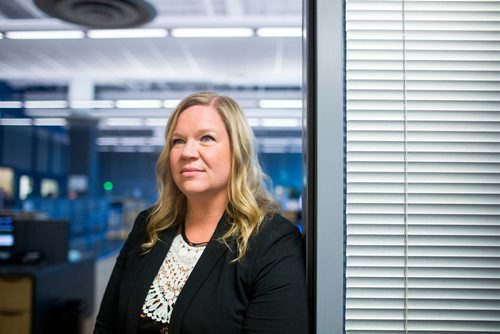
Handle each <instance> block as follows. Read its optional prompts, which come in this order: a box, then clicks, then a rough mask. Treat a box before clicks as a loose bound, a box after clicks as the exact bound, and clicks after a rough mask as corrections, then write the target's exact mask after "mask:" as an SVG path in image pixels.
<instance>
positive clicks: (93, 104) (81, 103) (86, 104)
mask: <svg viewBox="0 0 500 334" xmlns="http://www.w3.org/2000/svg"><path fill="white" fill-rule="evenodd" d="M70 105H71V108H73V109H105V108H113V107H114V102H113V101H111V100H88V101H85V100H74V101H71V102H70Z"/></svg>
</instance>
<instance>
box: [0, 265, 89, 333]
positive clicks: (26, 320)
mask: <svg viewBox="0 0 500 334" xmlns="http://www.w3.org/2000/svg"><path fill="white" fill-rule="evenodd" d="M94 271H95V263H94V258H93V257H87V258H82V259H80V260H78V261H76V262H61V263H57V264H50V265H36V266H25V265H4V266H0V334H44V333H75V334H77V333H78V332H76V331H75V330H74V328H73V329H69V328H68V326H70V325H69V323H68V319H67V316H68V314H67V312H66V314H65V312H63V309H62V306H63V305H64V304H65V303H66V302H68V301H81V302H83V303H82V304H83V305H85V308H84V309H83V310H80V311H81V312H80V313H81V316H88V315H90V314H91V313H92V308H93V305H94V285H95V282H94V280H95V273H94Z"/></svg>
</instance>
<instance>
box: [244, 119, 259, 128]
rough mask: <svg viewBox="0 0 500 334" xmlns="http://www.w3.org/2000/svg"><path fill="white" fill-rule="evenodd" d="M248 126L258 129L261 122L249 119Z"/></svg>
mask: <svg viewBox="0 0 500 334" xmlns="http://www.w3.org/2000/svg"><path fill="white" fill-rule="evenodd" d="M247 121H248V125H250V126H251V127H258V126H259V125H260V120H259V119H258V118H247Z"/></svg>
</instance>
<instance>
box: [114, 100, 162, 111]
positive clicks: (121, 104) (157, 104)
mask: <svg viewBox="0 0 500 334" xmlns="http://www.w3.org/2000/svg"><path fill="white" fill-rule="evenodd" d="M161 106H162V101H161V100H117V101H116V107H117V108H120V109H156V108H161Z"/></svg>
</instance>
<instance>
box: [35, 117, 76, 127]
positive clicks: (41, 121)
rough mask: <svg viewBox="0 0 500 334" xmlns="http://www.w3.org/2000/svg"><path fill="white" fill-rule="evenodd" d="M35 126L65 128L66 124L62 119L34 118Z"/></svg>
mask: <svg viewBox="0 0 500 334" xmlns="http://www.w3.org/2000/svg"><path fill="white" fill-rule="evenodd" d="M33 124H34V125H35V126H66V125H67V124H68V122H67V121H66V120H65V119H64V118H35V119H34V120H33Z"/></svg>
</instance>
